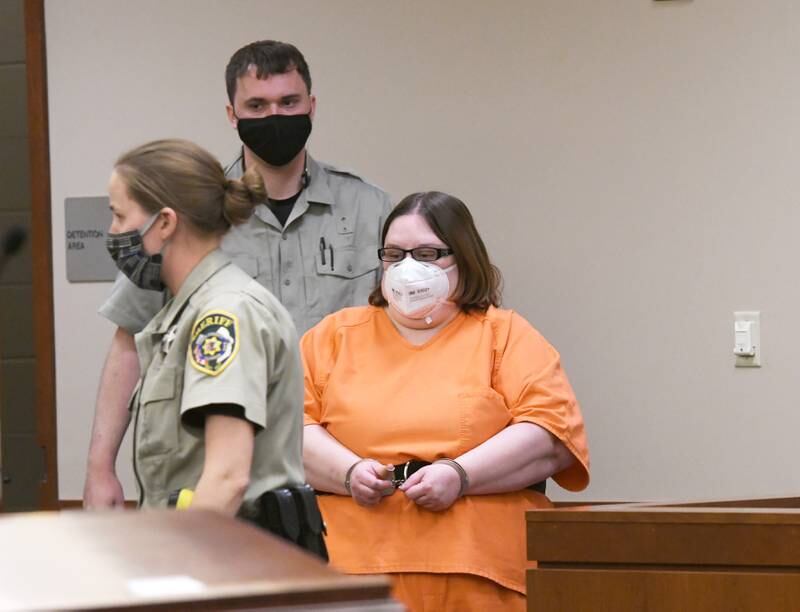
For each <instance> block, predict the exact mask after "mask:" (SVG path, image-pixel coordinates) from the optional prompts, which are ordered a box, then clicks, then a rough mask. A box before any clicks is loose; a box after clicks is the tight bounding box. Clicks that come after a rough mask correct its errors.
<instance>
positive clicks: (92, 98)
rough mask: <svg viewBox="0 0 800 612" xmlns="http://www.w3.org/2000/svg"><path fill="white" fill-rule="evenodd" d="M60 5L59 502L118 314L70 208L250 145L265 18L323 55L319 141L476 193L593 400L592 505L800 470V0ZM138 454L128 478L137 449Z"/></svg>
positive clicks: (327, 152) (388, 177)
mask: <svg viewBox="0 0 800 612" xmlns="http://www.w3.org/2000/svg"><path fill="white" fill-rule="evenodd" d="M46 7H47V41H48V71H49V74H48V76H49V81H50V125H51V138H50V141H51V147H52V153H51V160H52V172H53V174H52V177H53V185H52V187H53V223H54V252H55V254H56V255H55V258H56V261H55V266H54V273H55V281H54V282H55V298H56V338H57V347H56V348H57V368H58V369H57V376H58V402H59V403H58V414H59V427H58V433H59V470H60V489H61V496H62V497H64V498H75V497H79V496H80V493H81V488H82V481H83V467H84V458H85V453H86V446H87V442H88V436H89V428H90V423H91V415H92V410H93V401H94V394H95V389H96V385H97V379H98V373H99V369H100V366H101V363H102V359H103V353H104V351H105V347H106V345H107V341H108V339H109V337H110V333H111V331H112V330H111V327H110V325H109V324H107V323H105V322H103V321H102V320H101V319H100V318H99V317H98V316H97V315H96V314H95V310H96V308H97V306H98V305H99V303H100V302H101V301H102V300H103V298H104V296H105V295H106V293H107V291H108V286H107V285H69V284H67V283H66V280H65V269H64V258H63V250H64V243H63V199H64V198H65V197H67V196H76V195H96V194H102V193H103V191H104V187H105V180H106V177H107V175H108V172H109V169H110V166H111V164H112V162H113V159H114V157H115V156H116V155H117V154H118V153H119V152H120V151H121V150H123V149H125V148H126V147H129V146H131V145H134V144H136V143H139V142H141V141H143V140H145V139H149V138H154V137H162V136H184V137H190V138H193V139H195V140H197V141H198V142H199V143H201V144H203V145H205V146H206V147H208V148H210V149H211V150H212V151H214V152H215V153H216V154H218V155H219V156H221V157H222V158H225V159H227V158H229V157H230V156H231V154H232V152H233V151H234V149H235V148H236V145H237V140H236V137H235V133H234V132H233V131H232V130H231V129H230V128H229V127H228V126H227V124H226V123H225V120H224V114H223V104H224V102H225V98H224V88H223V82H222V73H223V69H224V66H225V63H226V60H227V58H228V57H229V55H230V53H231V52H232V51H233V50H234V49H236V48H237V47H238V46H239V45H241V44H243V43H245V42H248V41H250V40H253V39H257V38H266V37H273V38H281V39H285V40H291V41H294V42H295V43H296V44H297V45H298V46H299V47H300V48H301V49H302V50H303V51H304V52H305V54H306V56H307V57H308V59H309V61H310V63H311V67H312V71H313V76H314V79H315V84H314V89H315V93H316V94H317V96H318V99H319V107H318V114H317V121H316V124H315V128H314V135H313V136H312V141H311V150H312V152H313V153H314V154H315V155H316V156H318V157H320V158H322V159H326V160H331V161H335V162H337V163H339V164H342V165H346V166H352V167H353V168H357V169H358V171H359V172H361V173H363V174H364V175H365V176H366V177H368V178H369V179H371V180H373V181H374V182H377V183H378V184H380V185H382V186H384V187H385V188H387V189H388V190H389V191H390V192H391V193H392V194H393V195H394V196H396V197H399V196H402V195H405V194H406V193H408V192H410V191H415V190H419V189H431V188H439V189H444V190H449V191H452V192H454V193H456V194H458V195H460V196H461V197H463V199H464V200H465V201H466V202H467V203H468V204H469V205H470V206H471V208H472V209H473V211H474V212H475V214H476V216H477V219H478V222H479V227H480V229H481V230H482V232H483V234H484V237H485V239H486V241H487V243H488V246H489V248H490V251H491V253H492V254H493V256H494V258H495V259H496V262H497V263H498V264H499V265H500V267H501V268H502V269H503V271H504V273H505V277H506V304H507V305H508V306H511V307H513V308H516V309H518V310H519V311H520V312H521V313H523V314H524V315H525V316H526V317H528V318H529V319H530V320H531V321H532V322H533V324H534V325H535V326H537V327H538V328H539V329H540V330H541V331H542V332H543V333H544V334H545V335H546V336H547V337H548V338H549V339H550V340H551V341H552V342H553V343H554V344H555V345H556V346H557V347H558V348H559V350H560V351H561V353H562V356H563V359H564V362H565V365H566V368H567V371H568V373H569V374H570V377H571V379H572V381H573V383H574V386H575V387H576V390H577V393H578V396H579V398H580V399H581V401H582V404H583V407H584V412H585V415H586V420H587V424H588V429H589V439H590V444H591V450H592V468H593V483H592V485H591V486H590V488H589V489H588V490H587V491H586V492H585V493H584V494H583V495H582V497H583V498H585V499H665V498H676V497H678V498H687V497H700V498H702V497H719V496H726V497H733V496H752V495H769V494H776V495H777V494H788V493H794V494H796V493H797V491H798V489H800V474H798V471H797V470H795V469H792V468H793V464H795V463H796V460H797V458H798V457H797V455H798V451H797V448H798V445H797V444H796V437H797V436H796V431H797V430H798V428H800V409H798V405H797V404H798V399H797V397H798V381H800V376H798V374H797V372H796V371H795V370H796V364H797V362H798V358H797V357H796V351H795V350H794V348H795V346H796V345H798V343H799V342H800V328H799V327H798V324H797V321H796V319H794V318H792V315H793V314H794V313H795V312H797V311H798V308H797V305H798V301H800V289H798V283H797V281H796V274H795V270H796V269H797V266H796V262H797V261H798V246H797V245H798V241H797V239H796V228H797V227H799V226H800V207H798V206H797V204H796V198H797V194H800V185H798V182H799V181H800V179H799V178H798V177H800V172H798V171H797V170H798V168H797V167H798V162H799V161H800V151H798V150H797V145H796V143H798V142H800V119H799V118H798V117H800V114H799V113H798V112H797V109H798V108H800V104H799V103H800V78H798V69H797V65H796V63H797V58H798V57H800V35H799V34H800V6H798V5H797V3H796V2H795V1H794V0H770V1H769V2H758V3H756V2H752V1H750V0H703V1H694V2H693V1H673V2H652V1H650V0H549V1H544V0H538V1H530V0H518V1H513V2H512V1H508V0H507V1H505V2H503V3H488V2H487V3H484V2H465V1H463V0H438V1H437V2H428V1H423V0H410V1H407V2H390V1H387V0H381V1H373V2H369V1H365V0H361V1H357V0H338V1H337V2H327V1H323V0H319V1H295V2H267V1H263V0H258V1H256V0H253V1H238V2H214V1H211V0H206V1H199V0H198V1H192V2H190V1H177V0H171V1H166V0H157V1H156V0H149V1H147V2H145V1H140V2H135V3H131V2H122V1H108V0H80V1H79V0H72V1H71V2H62V1H57V2H56V1H52V0H51V1H49V2H47V5H46ZM744 309H755V310H760V311H761V312H762V326H763V329H762V343H763V364H764V367H762V368H761V369H758V370H735V369H734V368H733V355H732V354H731V351H732V344H733V325H732V312H733V311H734V310H744ZM120 465H121V466H125V469H124V470H123V471H124V473H125V476H126V480H127V482H128V483H129V484H130V477H129V471H128V470H127V465H128V456H127V452H126V453H125V455H124V456H123V457H122V458H121V460H120ZM789 466H791V467H789ZM131 491H132V489H131ZM553 495H554V497H556V498H561V499H563V498H565V497H566V495H565V494H563V493H562V492H560V491H557V488H556V487H553Z"/></svg>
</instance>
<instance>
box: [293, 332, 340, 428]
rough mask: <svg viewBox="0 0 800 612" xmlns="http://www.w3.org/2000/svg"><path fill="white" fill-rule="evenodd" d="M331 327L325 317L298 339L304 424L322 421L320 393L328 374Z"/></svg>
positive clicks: (330, 359)
mask: <svg viewBox="0 0 800 612" xmlns="http://www.w3.org/2000/svg"><path fill="white" fill-rule="evenodd" d="M331 327H332V326H331V317H326V318H324V319H323V320H322V321H320V322H319V323H318V324H317V325H315V326H314V327H312V328H311V329H309V330H308V331H307V332H306V333H305V334H303V337H302V338H301V339H300V354H301V356H302V358H303V383H304V387H305V400H304V413H305V415H304V421H303V424H304V425H319V424H320V423H321V422H322V394H323V392H324V389H325V384H326V383H327V380H328V376H329V374H330V368H331V362H332V353H333V336H332V334H331V331H332V330H331Z"/></svg>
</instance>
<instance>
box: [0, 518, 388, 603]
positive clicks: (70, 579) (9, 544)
mask: <svg viewBox="0 0 800 612" xmlns="http://www.w3.org/2000/svg"><path fill="white" fill-rule="evenodd" d="M389 590H390V587H389V582H388V579H386V578H384V577H381V576H345V575H343V574H340V573H338V572H336V571H334V570H333V569H331V568H330V567H328V566H327V565H326V564H325V563H323V562H322V561H321V560H320V559H318V558H316V557H314V556H312V555H310V554H308V553H306V552H304V551H302V550H300V549H299V548H296V547H295V546H292V545H290V544H288V543H287V542H285V541H283V540H281V539H280V538H277V537H275V536H272V535H271V534H268V533H266V532H264V531H262V530H260V529H258V528H257V527H254V526H252V525H250V524H247V523H244V522H242V521H238V520H235V519H230V518H227V517H223V516H220V515H217V514H215V513H212V512H202V511H191V512H175V511H166V510H160V511H106V512H82V511H66V512H60V513H57V512H40V513H30V514H15V515H6V516H5V517H2V518H0V610H188V609H191V610H244V609H246V610H271V611H274V610H285V611H290V610H292V611H296V610H319V611H322V610H325V611H329V610H338V611H345V610H347V611H352V612H355V611H358V612H366V611H368V610H369V611H372V610H374V611H376V612H399V611H401V610H403V607H402V606H401V605H400V604H398V603H397V602H395V601H394V600H392V599H391V598H390V595H389Z"/></svg>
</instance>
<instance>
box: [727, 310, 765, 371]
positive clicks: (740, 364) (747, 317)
mask: <svg viewBox="0 0 800 612" xmlns="http://www.w3.org/2000/svg"><path fill="white" fill-rule="evenodd" d="M733 320H734V326H733V328H735V326H736V325H735V322H736V321H751V322H752V327H751V330H752V338H753V346H754V348H755V350H756V354H755V355H753V356H752V357H744V356H742V355H736V354H734V357H735V358H736V361H735V363H734V366H735V367H737V368H760V367H761V312H760V311H758V310H739V311H736V312H734V313H733ZM733 328H732V330H731V331H733ZM734 334H735V332H734ZM734 342H735V340H734Z"/></svg>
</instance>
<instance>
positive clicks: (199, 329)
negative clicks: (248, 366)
mask: <svg viewBox="0 0 800 612" xmlns="http://www.w3.org/2000/svg"><path fill="white" fill-rule="evenodd" d="M238 352H239V321H238V319H237V318H236V316H235V315H232V314H230V313H229V312H225V311H224V310H211V311H209V312H207V313H205V314H203V315H202V316H201V317H199V318H198V319H197V321H195V324H194V327H193V328H192V341H191V343H190V344H189V361H191V362H192V365H193V366H194V367H195V369H197V370H200V371H201V372H203V373H204V374H208V375H210V376H216V375H217V374H220V373H221V372H222V371H223V370H224V369H225V368H226V367H228V364H229V363H230V362H231V361H233V359H234V358H235V357H236V353H238Z"/></svg>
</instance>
